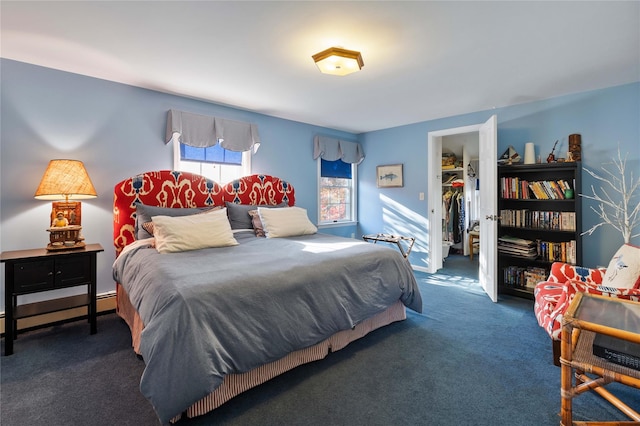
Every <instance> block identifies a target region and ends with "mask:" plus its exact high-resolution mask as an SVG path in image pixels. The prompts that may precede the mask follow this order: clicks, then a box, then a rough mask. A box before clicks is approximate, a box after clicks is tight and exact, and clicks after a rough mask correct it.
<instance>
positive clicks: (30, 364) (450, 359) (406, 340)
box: [0, 258, 640, 426]
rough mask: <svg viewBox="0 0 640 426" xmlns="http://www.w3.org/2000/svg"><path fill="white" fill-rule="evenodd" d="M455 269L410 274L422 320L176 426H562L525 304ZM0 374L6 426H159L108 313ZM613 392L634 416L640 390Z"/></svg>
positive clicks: (52, 339)
mask: <svg viewBox="0 0 640 426" xmlns="http://www.w3.org/2000/svg"><path fill="white" fill-rule="evenodd" d="M462 260H466V262H469V261H468V258H462ZM455 261H456V259H454V258H452V259H449V260H447V262H448V264H447V265H446V266H447V267H445V268H444V269H443V270H442V271H441V273H438V274H433V275H430V274H425V273H420V272H417V273H416V277H417V278H418V280H419V281H420V287H421V291H422V296H423V299H424V314H416V313H414V312H412V311H408V319H407V320H406V321H403V322H401V323H396V324H392V325H390V326H388V327H385V328H383V329H381V330H377V331H375V332H373V333H371V334H370V335H368V336H366V337H365V338H364V339H361V340H359V341H357V342H354V343H352V344H351V345H349V346H348V347H347V348H345V349H343V350H342V351H339V352H336V353H333V354H330V355H329V356H328V357H327V358H326V359H324V360H321V361H318V362H314V363H311V364H307V365H304V366H301V367H299V368H297V369H295V370H293V371H290V372H288V373H285V374H284V375H282V376H279V377H277V378H275V379H273V380H271V381H270V382H268V383H266V384H264V385H262V386H260V387H258V388H255V389H252V390H250V391H248V392H246V393H244V394H242V395H240V396H238V397H236V398H234V399H233V400H232V401H230V402H228V403H227V404H225V405H224V406H222V407H221V408H219V409H218V410H216V411H214V412H213V413H210V414H208V415H206V416H202V417H200V418H196V419H190V420H185V421H181V422H179V424H181V425H214V424H215V425H217V424H219V425H327V424H328V425H492V426H493V425H531V426H544V425H557V424H559V417H558V415H557V413H558V412H559V408H560V392H559V388H560V369H559V368H558V367H555V366H554V365H553V364H552V356H551V344H550V341H549V338H548V336H547V335H546V334H545V333H544V331H543V330H542V329H541V328H539V327H538V325H537V323H536V321H535V318H534V315H533V307H532V306H533V302H532V301H530V300H524V299H519V298H515V297H506V296H502V297H501V298H500V302H499V303H497V304H496V303H492V302H491V301H490V300H489V298H488V297H487V296H486V295H484V294H483V293H482V291H481V290H480V289H479V286H478V283H477V280H476V279H475V277H474V276H473V267H471V268H470V269H469V265H470V263H463V264H461V265H460V266H461V268H462V269H456V268H455ZM467 269H469V270H467ZM463 270H464V272H463V273H464V275H463V274H461V273H459V272H460V271H463ZM476 271H477V269H476ZM476 276H477V275H476ZM0 367H1V370H0V372H1V388H0V404H1V408H2V410H1V415H0V423H1V424H2V425H3V426H20V425H29V426H36V425H71V424H73V425H155V424H158V422H157V418H156V417H155V414H154V412H153V409H152V408H151V406H150V405H149V403H148V402H147V401H146V399H144V397H143V396H142V395H141V394H140V392H139V390H138V382H139V379H140V375H141V374H142V370H143V364H142V361H140V360H138V359H137V358H136V357H135V355H134V354H133V352H132V350H131V349H130V336H129V332H128V328H127V327H126V325H125V324H124V323H123V322H122V321H121V320H120V319H119V318H117V317H116V316H115V314H109V315H105V316H101V317H99V319H98V334H96V335H93V336H90V335H89V333H88V324H87V323H86V322H84V321H79V322H74V323H70V324H65V325H61V326H55V327H48V328H45V329H42V330H37V331H33V332H29V333H25V334H22V335H20V337H19V339H18V341H17V342H16V345H15V354H14V355H12V356H10V357H2V358H1V360H0ZM611 389H612V390H616V391H617V392H618V393H619V395H620V396H621V397H622V398H623V399H624V400H626V401H627V402H629V403H631V405H632V406H634V404H635V408H637V409H640V394H639V392H640V391H638V390H636V389H630V388H624V387H622V386H613V387H611ZM574 406H575V413H576V419H578V420H589V419H597V420H627V419H626V418H625V417H624V416H623V415H622V414H619V413H618V412H616V410H615V409H613V408H612V407H611V406H610V405H609V404H608V403H607V402H606V401H604V400H602V399H601V398H600V397H598V396H597V395H595V394H592V393H589V394H585V395H581V396H579V397H578V398H577V399H575V401H574Z"/></svg>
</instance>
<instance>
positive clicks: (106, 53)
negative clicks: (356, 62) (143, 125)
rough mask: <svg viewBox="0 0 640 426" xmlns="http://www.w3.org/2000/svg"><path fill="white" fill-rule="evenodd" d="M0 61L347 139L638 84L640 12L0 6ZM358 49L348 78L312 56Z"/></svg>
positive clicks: (608, 7)
mask: <svg viewBox="0 0 640 426" xmlns="http://www.w3.org/2000/svg"><path fill="white" fill-rule="evenodd" d="M0 11H1V36H2V42H1V50H0V54H1V56H2V57H4V58H9V59H14V60H17V61H22V62H28V63H32V64H37V65H42V66H45V67H50V68H55V69H60V70H64V71H70V72H74V73H78V74H84V75H89V76H93V77H97V78H102V79H106V80H112V81H117V82H121V83H127V84H131V85H135V86H140V87H145V88H149V89H153V90H158V91H162V92H167V93H174V94H178V95H183V96H188V97H193V98H197V99H204V100H209V101H213V102H216V103H221V104H225V105H230V106H234V107H238V108H242V109H247V110H251V111H256V112H259V113H264V114H268V115H272V116H276V117H282V118H286V119H290V120H295V121H301V122H305V123H311V124H315V125H319V126H326V127H330V128H335V129H341V130H346V131H350V132H354V133H360V132H367V131H372V130H378V129H384V128H389V127H395V126H400V125H404V124H409V123H415V122H420V121H426V120H431V119H435V118H441V117H447V116H452V115H458V114H464V113H468V112H474V111H480V110H486V109H491V108H494V107H503V106H508V105H514V104H519V103H524V102H528V101H533V100H538V99H546V98H550V97H555V96H559V95H564V94H569V93H576V92H581V91H586V90H591V89H598V88H604V87H610V86H615V85H619V84H624V83H629V82H633V81H640V2H638V1H623V2H611V1H605V2H588V1H581V2H574V1H555V2H535V1H534V2H521V1H511V2H505V1H501V2H488V1H470V2H444V1H442V2H440V1H428V2H427V1H425V2H416V1H414V2H400V1H378V2H367V1H357V2H329V1H296V2H284V1H256V2H246V1H234V2H225V1H199V2H187V1H137V2H133V1H119V2H108V1H107V2H97V1H93V2H82V1H81V2H77V1H70V2H62V1H45V2H30V1H16V2H14V1H6V0H3V1H2V2H0ZM330 46H341V47H344V48H347V49H352V50H359V51H361V52H362V56H363V58H364V63H365V66H364V68H363V69H362V71H361V72H358V73H355V74H351V75H349V76H346V77H336V76H330V75H324V74H320V72H319V71H318V70H317V68H316V66H315V64H314V63H313V60H312V59H311V55H313V54H314V53H317V52H319V51H321V50H324V49H326V48H327V47H330Z"/></svg>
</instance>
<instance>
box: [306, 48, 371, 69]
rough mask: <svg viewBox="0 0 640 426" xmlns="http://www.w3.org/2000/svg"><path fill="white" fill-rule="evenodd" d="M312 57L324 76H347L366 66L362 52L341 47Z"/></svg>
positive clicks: (329, 49)
mask: <svg viewBox="0 0 640 426" xmlns="http://www.w3.org/2000/svg"><path fill="white" fill-rule="evenodd" d="M311 57H312V58H313V60H314V61H315V63H316V65H317V66H318V69H319V70H320V72H321V73H324V74H331V75H347V74H351V73H352V72H356V71H360V70H361V69H362V67H363V66H364V62H363V61H362V55H361V54H360V52H357V51H355V50H347V49H342V48H340V47H330V48H328V49H327V50H323V51H322V52H320V53H316V54H315V55H313V56H311Z"/></svg>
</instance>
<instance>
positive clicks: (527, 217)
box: [500, 209, 576, 231]
mask: <svg viewBox="0 0 640 426" xmlns="http://www.w3.org/2000/svg"><path fill="white" fill-rule="evenodd" d="M500 224H501V225H502V226H513V227H516V228H532V229H550V230H554V231H575V230H576V212H558V211H539V210H526V209H522V210H511V209H507V210H500Z"/></svg>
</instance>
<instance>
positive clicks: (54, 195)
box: [34, 160, 98, 201]
mask: <svg viewBox="0 0 640 426" xmlns="http://www.w3.org/2000/svg"><path fill="white" fill-rule="evenodd" d="M97 196H98V194H96V190H95V188H94V187H93V183H91V179H90V178H89V174H88V173H87V170H86V169H85V168H84V164H82V161H78V160H51V161H50V162H49V165H48V166H47V170H45V172H44V176H42V180H41V181H40V186H38V189H37V190H36V193H35V195H34V197H35V198H37V199H39V200H67V201H68V200H83V199H87V198H95V197H97Z"/></svg>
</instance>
